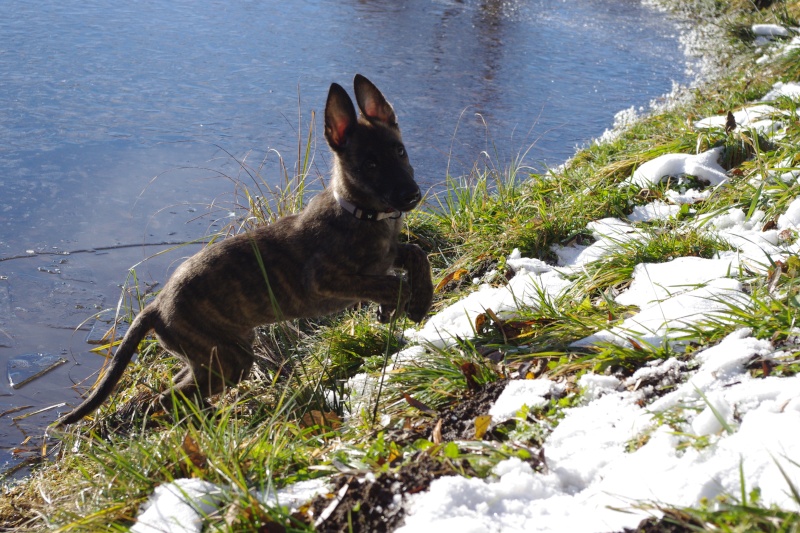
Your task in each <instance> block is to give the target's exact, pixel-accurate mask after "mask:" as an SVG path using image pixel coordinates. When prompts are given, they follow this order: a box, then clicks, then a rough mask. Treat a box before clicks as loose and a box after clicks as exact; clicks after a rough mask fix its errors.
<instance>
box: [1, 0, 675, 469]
mask: <svg viewBox="0 0 800 533" xmlns="http://www.w3.org/2000/svg"><path fill="white" fill-rule="evenodd" d="M675 32H676V29H675V27H674V26H672V25H671V24H670V23H668V22H666V21H664V20H663V18H662V16H661V15H657V14H654V13H653V12H651V11H648V10H647V9H645V8H644V7H642V6H641V5H640V2H639V0H570V1H561V2H554V1H552V0H529V1H523V0H505V1H501V0H405V1H396V0H315V1H312V0H304V1H298V2H291V3H286V2H279V1H277V0H251V1H240V2H223V1H216V2H199V3H198V2H191V1H189V0H176V1H170V2H167V1H163V0H149V1H148V0H145V1H142V2H110V1H109V0H93V1H88V2H80V3H70V2H57V1H55V0H44V1H42V2H26V1H23V0H6V1H4V2H3V3H2V4H0V35H2V40H0V139H1V140H2V143H0V368H5V365H6V362H7V361H8V360H9V358H12V357H14V356H17V355H20V354H24V353H46V354H55V355H56V356H59V357H60V356H64V357H65V358H67V359H68V360H69V361H70V363H69V364H66V365H63V366H62V367H60V368H57V369H55V370H54V371H53V372H51V373H50V374H48V375H47V376H46V377H43V378H41V379H40V380H37V381H35V382H33V383H30V384H28V385H26V386H24V387H21V388H20V389H19V390H15V391H13V392H12V391H11V389H10V387H9V386H8V383H7V380H3V381H2V382H0V413H3V412H4V411H5V410H7V409H9V408H13V407H18V406H20V405H34V406H37V407H43V406H46V405H51V404H55V403H58V402H62V401H68V402H73V401H75V399H76V392H75V391H74V390H72V389H71V388H70V385H71V384H72V383H73V382H77V381H80V380H82V379H83V378H85V377H86V376H88V375H90V374H91V373H92V372H93V371H94V370H96V368H97V367H98V366H99V364H100V358H99V356H97V355H94V354H89V353H88V349H89V348H90V346H89V345H87V344H86V342H85V336H86V332H85V331H83V330H80V331H77V332H76V331H75V328H76V327H79V326H80V327H81V328H86V327H88V326H86V325H81V324H83V322H84V321H85V320H86V319H87V318H88V317H89V316H90V315H91V314H92V313H94V312H95V311H96V310H97V309H102V308H107V307H114V306H115V305H116V302H117V299H118V298H119V294H120V290H119V285H120V284H121V283H122V282H123V281H124V280H125V276H126V273H127V269H128V268H129V267H131V266H133V265H135V264H138V263H140V262H141V261H142V260H143V259H145V258H147V257H149V256H151V255H152V254H154V253H156V252H157V251H160V250H163V249H164V248H165V247H164V246H162V247H154V246H148V247H144V246H137V247H133V248H115V246H117V245H144V244H148V243H149V244H152V243H161V242H181V241H187V240H192V239H197V238H200V237H202V236H203V235H206V234H208V233H210V232H213V231H215V230H218V229H219V228H220V227H222V226H223V225H224V224H225V223H226V222H227V221H229V220H230V218H229V212H230V211H231V209H232V205H231V202H232V201H233V200H234V199H233V198H232V197H231V196H230V192H231V191H232V190H233V186H232V184H231V182H230V181H229V180H226V179H224V177H221V175H227V176H236V175H237V174H238V173H239V172H238V170H237V165H236V162H235V161H234V160H233V159H232V158H231V156H229V155H228V154H227V153H226V152H225V151H227V152H230V153H231V154H233V155H234V156H235V157H237V158H242V157H244V156H245V154H247V153H248V152H249V151H250V150H254V151H255V152H254V153H252V154H250V156H249V157H250V158H251V160H252V161H256V163H255V164H257V162H258V161H260V160H261V159H262V158H263V157H265V156H266V157H267V159H268V163H267V167H266V171H265V175H266V176H267V179H268V180H277V179H278V177H279V176H280V172H279V171H278V155H277V154H278V153H280V154H282V155H283V156H284V157H285V158H286V159H287V160H288V161H292V160H293V159H294V157H295V156H294V155H293V154H294V153H296V150H297V142H298V141H297V139H298V138H299V137H302V136H304V135H305V133H306V131H307V128H308V121H309V117H310V116H311V115H310V111H311V110H316V111H317V114H318V115H319V112H320V111H321V110H322V107H323V105H324V101H325V96H326V93H327V89H328V86H329V84H330V82H331V81H337V82H339V83H342V84H343V85H345V86H349V85H350V80H352V76H353V74H354V73H356V72H361V73H363V74H365V75H366V76H368V77H369V78H370V79H372V80H373V81H374V82H375V83H376V84H377V85H378V86H379V87H380V88H381V89H383V90H384V92H385V93H386V94H387V96H388V97H389V99H390V100H391V101H392V102H393V103H394V104H395V107H396V109H397V112H398V116H399V120H400V124H401V126H402V128H403V131H404V138H405V139H406V141H407V144H408V149H409V153H410V154H411V158H412V162H413V163H414V165H415V168H416V170H417V175H418V176H419V177H420V181H421V182H422V184H423V185H424V186H426V187H434V188H435V187H436V185H437V184H439V183H441V182H442V181H443V180H444V177H445V172H446V169H448V168H449V169H450V172H451V174H455V175H458V174H461V173H464V172H466V171H468V169H469V168H470V167H471V166H472V165H473V163H474V161H475V160H476V159H478V158H479V157H481V156H480V153H481V152H482V151H486V152H488V153H490V154H491V155H492V157H493V158H498V159H499V161H497V163H498V164H499V165H500V166H502V165H503V164H504V163H505V162H506V161H507V160H508V159H509V158H510V157H511V156H512V155H513V154H515V153H517V152H520V151H524V150H526V149H527V148H528V147H529V146H530V144H531V143H533V142H534V141H536V144H535V146H533V148H532V149H531V150H530V152H529V159H530V161H529V162H530V163H545V164H547V163H549V164H557V163H560V162H561V161H563V160H564V159H565V158H567V157H569V156H570V155H571V154H572V152H573V151H574V147H575V145H578V144H581V143H584V142H586V141H587V140H589V139H591V138H593V137H596V136H598V135H600V134H601V133H602V132H603V130H604V129H605V128H606V127H608V126H609V125H610V124H611V122H612V119H613V115H614V113H615V112H616V111H618V110H620V109H622V108H626V107H629V106H631V105H637V106H638V105H646V104H647V102H648V101H649V100H650V99H651V98H654V97H656V96H658V95H660V94H663V93H664V92H667V91H668V90H669V89H670V87H671V83H672V80H678V81H681V79H682V69H683V66H682V58H681V56H680V52H679V49H678V45H677V42H676V38H675V35H674V34H675ZM298 114H301V115H302V118H298ZM317 122H318V121H317ZM317 127H319V124H317ZM317 138H318V139H319V141H318V142H319V143H322V140H321V136H317ZM220 148H222V149H224V150H225V151H223V150H220ZM271 150H274V151H271ZM315 157H316V159H315V166H316V169H317V173H318V174H324V173H325V172H326V168H327V154H326V151H325V150H324V149H322V147H321V146H319V147H318V149H317V151H316V156H315ZM289 166H290V167H291V164H289ZM154 178H156V179H154ZM209 206H211V207H210V208H209ZM209 212H210V214H209ZM201 215H206V216H201ZM99 248H104V249H105V250H103V251H94V252H92V251H91V250H97V249H99ZM196 249H197V247H196V246H194V247H183V248H180V249H178V250H175V251H173V252H171V253H167V254H164V255H160V256H158V257H157V258H155V259H153V260H149V261H147V262H145V263H143V264H139V265H138V266H137V268H136V274H137V276H138V277H139V278H140V279H141V280H143V281H147V282H152V283H156V282H161V281H163V280H164V279H165V277H166V276H167V272H168V270H169V269H170V268H172V267H174V263H175V262H178V261H180V258H181V257H184V256H186V255H189V254H190V253H192V252H193V251H195V250H196ZM79 250H87V251H84V252H80V253H73V254H70V255H41V253H42V252H48V253H57V254H61V253H62V252H64V251H79ZM31 252H33V253H31ZM17 256H21V257H20V258H19V259H11V260H3V259H7V258H9V257H17ZM76 363H79V364H77V365H76ZM55 415H56V413H55V412H45V413H43V414H41V415H39V416H36V417H30V418H28V419H25V422H24V424H26V425H27V427H26V428H23V429H20V424H21V422H16V423H13V422H11V421H10V420H11V416H0V464H2V463H3V462H5V461H6V460H8V455H7V454H6V455H4V453H5V452H3V447H4V446H5V447H6V448H7V447H8V446H11V445H12V444H15V443H18V442H19V441H20V440H21V439H22V434H23V433H24V431H23V430H25V431H33V432H34V433H36V432H39V433H40V432H41V431H40V428H41V426H42V425H43V424H44V423H46V422H48V421H50V420H52V419H53V418H54V417H55Z"/></svg>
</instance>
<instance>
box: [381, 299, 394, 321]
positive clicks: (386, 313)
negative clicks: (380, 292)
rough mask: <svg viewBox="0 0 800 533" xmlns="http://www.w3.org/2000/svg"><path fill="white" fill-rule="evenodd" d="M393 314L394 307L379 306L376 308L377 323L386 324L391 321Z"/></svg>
mask: <svg viewBox="0 0 800 533" xmlns="http://www.w3.org/2000/svg"><path fill="white" fill-rule="evenodd" d="M393 313H394V307H393V306H391V305H383V304H381V305H379V306H378V322H380V323H381V324H388V323H389V322H391V321H392V314H393Z"/></svg>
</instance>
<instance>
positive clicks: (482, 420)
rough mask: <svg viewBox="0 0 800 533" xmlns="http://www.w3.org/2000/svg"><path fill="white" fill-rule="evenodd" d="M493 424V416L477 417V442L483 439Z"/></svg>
mask: <svg viewBox="0 0 800 533" xmlns="http://www.w3.org/2000/svg"><path fill="white" fill-rule="evenodd" d="M491 423H492V415H480V416H476V417H475V440H481V439H483V436H484V435H486V432H487V431H488V430H489V425H490V424H491Z"/></svg>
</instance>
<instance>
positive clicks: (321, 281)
mask: <svg viewBox="0 0 800 533" xmlns="http://www.w3.org/2000/svg"><path fill="white" fill-rule="evenodd" d="M313 288H314V293H316V295H317V296H320V297H322V298H336V299H341V300H354V301H363V300H370V301H372V302H375V303H378V304H380V305H381V307H382V308H385V309H394V308H395V307H397V306H398V304H399V309H402V310H404V309H405V308H406V307H407V306H408V301H409V300H410V299H411V287H410V286H409V284H408V283H407V282H404V281H403V280H402V278H400V277H398V276H392V275H388V274H387V275H358V274H350V275H343V274H342V273H341V272H321V273H319V274H317V275H316V276H315V277H314V282H313Z"/></svg>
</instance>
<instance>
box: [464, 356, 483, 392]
mask: <svg viewBox="0 0 800 533" xmlns="http://www.w3.org/2000/svg"><path fill="white" fill-rule="evenodd" d="M459 368H460V369H461V373H462V374H464V379H466V380H467V389H469V390H471V391H473V392H474V391H478V390H480V389H481V386H480V385H479V384H478V381H477V380H476V379H475V376H477V375H478V365H476V364H475V363H471V362H469V361H467V362H466V363H461V365H460V366H459Z"/></svg>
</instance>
